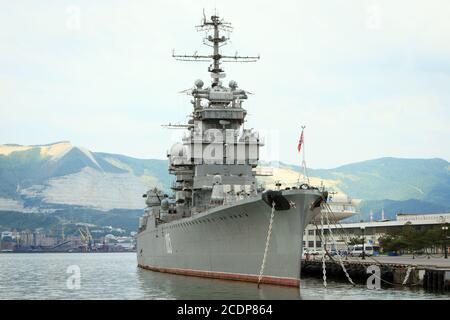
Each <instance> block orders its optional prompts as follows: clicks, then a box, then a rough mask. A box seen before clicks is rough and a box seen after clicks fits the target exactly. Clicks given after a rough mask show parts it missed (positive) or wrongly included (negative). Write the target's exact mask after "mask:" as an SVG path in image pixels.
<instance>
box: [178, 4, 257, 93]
mask: <svg viewBox="0 0 450 320" xmlns="http://www.w3.org/2000/svg"><path fill="white" fill-rule="evenodd" d="M196 28H197V31H204V32H206V36H205V38H204V39H203V44H205V45H207V46H209V47H212V48H213V54H211V55H199V54H197V52H195V53H194V54H193V55H186V54H185V55H179V54H175V53H173V54H172V56H173V57H174V58H175V59H177V60H179V61H197V62H210V60H209V59H212V60H213V63H212V64H211V65H210V66H209V68H208V71H209V72H210V73H211V77H212V86H213V87H214V86H216V85H218V84H219V81H220V79H221V78H224V77H225V73H224V70H223V69H222V68H221V66H220V65H221V62H255V61H257V60H258V59H259V58H260V56H259V55H258V56H239V55H238V54H237V52H236V54H235V55H234V56H228V55H222V54H221V53H220V50H219V48H220V47H222V46H224V45H226V44H227V41H228V40H229V37H225V36H223V35H222V36H221V35H220V31H224V32H228V34H230V33H231V32H232V31H233V27H232V26H231V23H229V22H226V21H224V20H223V19H220V18H219V16H217V15H213V16H211V19H210V20H207V19H206V16H205V14H204V13H203V21H202V24H201V25H198V26H196ZM211 31H212V34H211V33H210V32H211ZM222 59H225V60H222Z"/></svg>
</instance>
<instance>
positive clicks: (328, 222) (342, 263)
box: [322, 204, 355, 286]
mask: <svg viewBox="0 0 450 320" xmlns="http://www.w3.org/2000/svg"><path fill="white" fill-rule="evenodd" d="M326 205H327V204H326ZM326 205H325V207H326ZM325 217H326V219H327V225H328V232H330V237H331V241H333V243H334V245H335V247H336V252H337V257H338V260H339V263H340V265H341V267H342V271H344V273H345V276H346V277H347V279H348V281H349V282H350V283H351V284H352V285H353V286H354V285H355V283H354V282H353V280H352V278H351V277H350V275H349V274H348V272H347V269H346V268H345V266H344V262H343V261H342V257H341V255H340V254H339V252H338V250H337V241H336V239H335V238H334V235H333V231H331V228H330V219H329V217H328V211H325ZM322 228H323V225H322Z"/></svg>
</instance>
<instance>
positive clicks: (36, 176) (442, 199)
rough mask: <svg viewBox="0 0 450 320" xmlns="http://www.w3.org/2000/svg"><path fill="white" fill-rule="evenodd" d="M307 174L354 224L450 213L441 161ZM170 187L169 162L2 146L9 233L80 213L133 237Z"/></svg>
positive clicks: (1, 192)
mask: <svg viewBox="0 0 450 320" xmlns="http://www.w3.org/2000/svg"><path fill="white" fill-rule="evenodd" d="M260 166H261V170H270V171H272V172H273V176H270V177H269V176H268V177H261V181H262V182H264V183H265V184H266V187H267V188H270V187H273V185H274V184H275V182H276V181H282V182H283V183H284V184H286V185H288V184H292V183H295V182H296V181H297V180H298V177H299V172H300V168H299V167H298V166H293V165H288V164H284V163H281V162H276V163H275V162H271V163H264V162H262V163H261V165H260ZM308 175H309V176H310V181H311V183H312V184H314V185H320V184H323V185H324V186H325V187H326V188H327V189H329V190H334V191H337V192H338V193H341V194H345V195H348V196H350V197H351V198H353V199H358V201H359V206H360V210H361V215H360V216H358V217H354V218H353V219H367V217H368V213H369V211H370V210H373V211H374V213H375V217H377V214H378V213H379V212H380V211H381V209H384V211H385V216H386V217H387V218H392V217H394V216H395V214H396V213H398V212H408V213H434V212H442V211H450V197H449V196H450V164H449V162H448V161H446V160H443V159H399V158H380V159H375V160H368V161H363V162H358V163H352V164H347V165H344V166H340V167H337V168H334V169H308ZM171 181H172V180H171V177H170V176H169V174H168V171H167V161H166V160H157V159H136V158H132V157H128V156H125V155H119V154H110V153H102V152H92V151H90V150H87V149H85V148H83V147H78V146H74V145H72V144H71V143H70V142H68V141H61V142H57V143H52V144H46V145H34V146H22V145H17V144H5V145H0V211H2V212H8V213H9V215H8V217H9V218H8V221H9V222H8V225H9V226H11V225H14V223H13V221H14V219H12V218H11V212H21V213H27V217H29V218H27V219H31V218H30V217H34V216H36V217H37V216H39V217H41V218H42V215H44V216H47V215H50V214H54V215H55V216H58V217H62V218H61V219H68V217H71V219H76V217H77V214H76V212H83V215H81V214H80V215H79V219H81V220H83V221H85V222H86V221H87V222H91V223H92V222H93V221H91V220H92V219H94V218H92V217H96V218H95V219H94V220H95V221H94V222H96V221H97V220H98V221H101V222H102V223H104V222H105V221H108V222H109V223H110V224H114V223H115V221H119V220H121V219H122V220H123V219H124V217H125V216H126V217H127V219H128V220H127V222H126V224H127V229H130V230H131V229H132V228H133V223H134V222H133V221H136V224H137V218H136V217H137V215H139V213H140V212H141V210H142V209H143V207H144V202H143V199H142V194H143V193H144V192H146V191H147V189H148V188H149V187H153V186H157V187H159V188H162V189H164V190H166V191H169V190H170V184H171ZM77 210H78V211H77ZM67 212H70V214H67ZM87 212H89V214H87ZM33 214H34V215H33ZM107 214H109V216H105V215H107ZM87 215H89V216H90V217H91V218H92V219H91V218H86V217H87ZM1 217H2V216H1V214H0V226H1V225H2V220H1ZM74 217H75V218H74ZM81 217H83V218H81ZM105 217H106V218H105ZM112 217H116V218H117V219H112ZM22 218H23V217H22ZM23 220H24V219H22V220H21V221H23ZM41 220H42V221H46V220H45V219H41ZM122 220H121V221H122ZM39 221H40V220H39ZM98 221H97V222H98ZM122 222H123V221H122ZM119 225H120V223H117V226H119ZM3 226H5V224H4V223H3Z"/></svg>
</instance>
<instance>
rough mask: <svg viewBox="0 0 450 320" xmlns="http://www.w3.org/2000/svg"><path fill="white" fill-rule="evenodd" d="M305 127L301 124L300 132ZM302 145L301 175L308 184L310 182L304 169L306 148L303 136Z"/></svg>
mask: <svg viewBox="0 0 450 320" xmlns="http://www.w3.org/2000/svg"><path fill="white" fill-rule="evenodd" d="M305 128H306V126H302V134H303V131H304V130H305ZM302 145H303V157H302V166H303V177H304V179H305V180H306V182H307V183H308V184H310V183H309V177H308V173H307V171H306V160H305V159H306V155H305V152H306V148H305V138H303V141H302Z"/></svg>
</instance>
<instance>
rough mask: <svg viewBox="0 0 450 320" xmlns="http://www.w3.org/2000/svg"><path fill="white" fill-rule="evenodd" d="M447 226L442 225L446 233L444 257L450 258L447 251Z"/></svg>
mask: <svg viewBox="0 0 450 320" xmlns="http://www.w3.org/2000/svg"><path fill="white" fill-rule="evenodd" d="M447 231H448V227H447V226H442V232H443V233H444V259H448V253H447Z"/></svg>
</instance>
